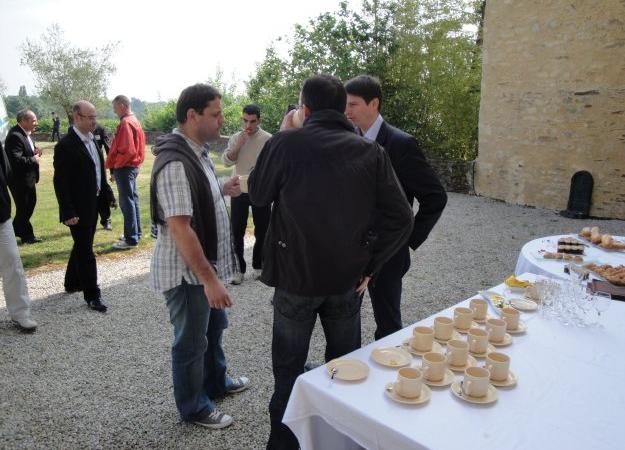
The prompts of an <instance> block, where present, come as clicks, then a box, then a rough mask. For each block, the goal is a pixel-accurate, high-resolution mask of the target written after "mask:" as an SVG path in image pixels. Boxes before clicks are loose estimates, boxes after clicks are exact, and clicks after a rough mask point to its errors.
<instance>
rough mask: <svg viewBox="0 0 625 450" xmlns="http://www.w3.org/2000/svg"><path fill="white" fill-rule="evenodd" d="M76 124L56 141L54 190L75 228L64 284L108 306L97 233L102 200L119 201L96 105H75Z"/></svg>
mask: <svg viewBox="0 0 625 450" xmlns="http://www.w3.org/2000/svg"><path fill="white" fill-rule="evenodd" d="M73 116H74V125H73V126H72V127H71V128H70V129H69V131H68V133H67V135H66V136H64V137H63V138H62V139H61V140H60V141H59V142H58V144H56V146H55V147H54V190H55V192H56V198H57V200H58V202H59V212H60V220H61V222H62V223H63V224H65V225H67V226H68V227H69V229H70V231H71V233H72V238H73V240H74V246H73V247H72V253H71V255H70V258H69V261H68V263H67V270H66V272H65V290H66V291H67V292H77V291H83V295H84V299H85V301H86V302H87V305H88V306H89V307H90V308H91V309H94V310H96V311H100V312H105V311H106V309H107V307H106V305H105V304H104V303H103V302H102V299H101V296H100V288H99V287H98V271H97V267H96V259H95V254H94V253H93V237H94V235H95V229H96V223H97V219H98V209H99V205H100V204H101V203H102V202H107V203H109V204H111V203H112V202H113V201H114V197H113V191H112V190H111V187H110V186H109V184H108V183H107V181H106V172H105V170H104V161H103V158H102V155H101V154H100V153H99V152H98V149H97V146H96V142H95V140H94V137H93V134H92V132H93V130H94V129H95V125H96V118H97V117H96V110H95V107H94V106H93V105H92V104H91V103H89V102H87V101H84V100H81V101H79V102H77V103H76V104H75V105H74V107H73Z"/></svg>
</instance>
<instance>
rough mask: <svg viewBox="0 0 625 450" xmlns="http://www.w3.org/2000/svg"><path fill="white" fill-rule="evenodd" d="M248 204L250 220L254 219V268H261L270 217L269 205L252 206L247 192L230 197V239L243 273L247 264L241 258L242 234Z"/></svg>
mask: <svg viewBox="0 0 625 450" xmlns="http://www.w3.org/2000/svg"><path fill="white" fill-rule="evenodd" d="M250 206H251V207H252V220H253V221H254V237H255V238H256V242H255V243H254V249H253V251H252V267H253V268H254V269H262V268H263V244H264V242H265V234H267V228H268V227H269V218H270V217H271V206H264V207H262V208H260V207H258V206H254V205H252V204H251V203H250V196H249V195H248V194H241V195H239V196H238V197H232V198H231V199H230V221H231V223H232V239H233V240H234V251H235V253H236V255H237V259H238V260H239V267H240V268H241V273H245V270H246V268H247V265H246V264H245V259H244V258H243V236H244V235H245V229H246V228H247V218H248V216H249V211H250Z"/></svg>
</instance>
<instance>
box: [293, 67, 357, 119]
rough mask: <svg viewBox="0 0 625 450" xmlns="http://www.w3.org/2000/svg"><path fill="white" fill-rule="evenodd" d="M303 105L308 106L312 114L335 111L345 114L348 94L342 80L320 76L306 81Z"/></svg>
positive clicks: (303, 88) (330, 76) (303, 91)
mask: <svg viewBox="0 0 625 450" xmlns="http://www.w3.org/2000/svg"><path fill="white" fill-rule="evenodd" d="M302 103H303V104H304V105H306V106H308V108H309V109H310V111H311V112H315V111H320V110H322V109H333V110H335V111H339V112H340V113H344V112H345V105H346V103H347V94H346V93H345V88H344V87H343V83H341V80H339V79H338V78H336V77H335V76H332V75H328V74H320V75H315V76H314V77H310V78H308V79H307V80H306V81H304V85H303V86H302Z"/></svg>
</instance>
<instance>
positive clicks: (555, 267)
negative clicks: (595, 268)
mask: <svg viewBox="0 0 625 450" xmlns="http://www.w3.org/2000/svg"><path fill="white" fill-rule="evenodd" d="M561 237H574V238H577V236H576V235H573V234H563V235H559V236H548V237H544V238H539V239H534V240H533V241H530V242H528V243H527V244H525V245H524V246H523V248H522V249H521V253H520V254H519V259H518V260H517V263H516V269H514V273H515V275H519V274H522V273H525V272H529V273H535V274H537V275H545V276H548V277H551V278H553V277H556V278H560V279H568V275H567V274H565V273H564V266H565V265H566V264H567V262H568V261H560V260H553V259H545V258H542V257H541V256H540V253H539V252H540V250H546V251H548V252H555V251H556V249H557V247H558V245H557V244H558V239H560V238H561ZM616 239H618V240H620V241H625V238H624V237H622V236H616ZM582 257H583V258H584V263H586V262H594V263H597V264H598V263H601V264H610V265H612V266H618V265H620V264H625V252H617V251H607V250H602V249H601V248H599V247H596V246H593V245H590V244H588V246H587V247H586V249H585V250H584V255H582Z"/></svg>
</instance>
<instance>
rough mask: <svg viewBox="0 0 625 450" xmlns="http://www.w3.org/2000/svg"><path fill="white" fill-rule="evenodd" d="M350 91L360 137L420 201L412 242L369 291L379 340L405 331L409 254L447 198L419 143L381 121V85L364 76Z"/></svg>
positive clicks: (348, 112)
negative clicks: (403, 306) (372, 143)
mask: <svg viewBox="0 0 625 450" xmlns="http://www.w3.org/2000/svg"><path fill="white" fill-rule="evenodd" d="M345 89H346V90H347V108H346V115H347V118H348V119H349V120H351V121H352V123H353V124H354V125H355V126H356V127H357V129H358V131H359V133H360V134H362V135H363V136H364V137H366V138H369V139H371V140H373V141H376V142H377V143H378V144H380V145H381V146H382V147H384V150H385V151H386V152H387V153H388V155H389V157H390V159H391V162H392V163H393V169H395V173H396V174H397V178H399V182H400V183H401V186H402V188H403V190H404V192H405V194H406V197H407V198H408V201H409V202H410V204H411V205H412V203H413V201H414V199H415V198H416V199H417V201H418V202H419V211H418V212H417V214H416V216H415V218H414V227H413V229H412V233H411V235H410V239H409V240H408V242H406V243H405V245H403V246H402V247H401V248H399V249H398V251H397V252H396V253H395V254H394V255H393V257H392V258H391V259H389V260H388V261H387V262H386V264H385V265H384V267H383V268H382V270H381V271H380V273H379V275H378V276H377V277H376V279H375V281H374V283H372V285H371V286H369V295H370V296H371V304H372V306H373V315H374V317H375V323H376V325H377V329H376V330H375V339H376V340H377V339H381V338H383V337H384V336H388V335H389V334H392V333H394V332H395V331H397V330H401V329H402V321H401V308H400V306H401V292H402V278H403V276H404V275H405V274H406V272H407V271H408V268H409V267H410V251H409V248H412V249H413V250H416V249H417V248H418V247H419V246H420V245H421V244H423V242H425V240H426V239H427V237H428V235H429V234H430V231H432V228H434V225H435V224H436V222H437V221H438V218H439V217H440V216H441V214H442V213H443V209H444V208H445V205H446V204H447V194H446V193H445V189H444V188H443V186H442V184H441V182H440V180H439V179H438V176H437V175H436V173H435V172H434V170H433V169H432V167H430V165H429V164H428V162H427V160H426V159H425V156H424V155H423V152H422V151H421V149H420V148H419V146H418V145H417V141H416V140H415V138H414V137H412V136H410V135H409V134H408V133H405V132H403V131H401V130H399V129H397V128H395V127H393V126H391V125H389V124H388V123H386V122H385V121H384V119H383V118H382V116H381V115H380V112H379V111H380V106H381V104H382V89H381V87H380V82H379V81H378V80H377V79H376V78H374V77H371V76H368V75H361V76H358V77H356V78H353V79H351V80H349V81H348V82H347V83H345Z"/></svg>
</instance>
